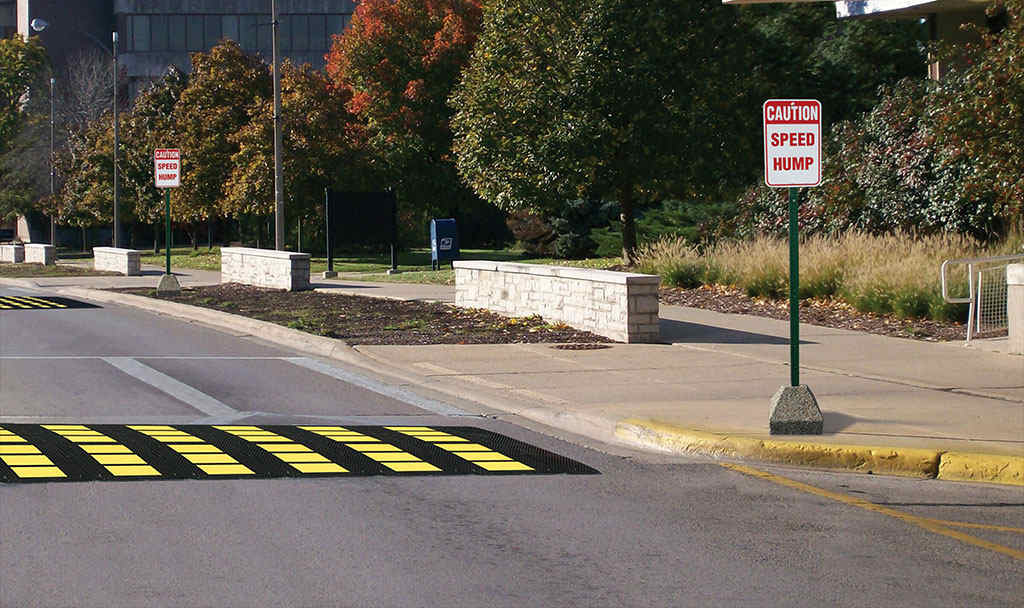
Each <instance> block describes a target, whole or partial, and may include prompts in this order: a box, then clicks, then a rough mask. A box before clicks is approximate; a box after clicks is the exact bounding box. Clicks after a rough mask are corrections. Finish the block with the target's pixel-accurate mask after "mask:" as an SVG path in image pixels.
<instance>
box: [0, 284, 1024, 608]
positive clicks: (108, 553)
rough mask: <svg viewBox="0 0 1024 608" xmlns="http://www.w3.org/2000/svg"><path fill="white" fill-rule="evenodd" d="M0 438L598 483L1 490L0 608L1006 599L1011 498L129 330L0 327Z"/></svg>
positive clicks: (162, 331)
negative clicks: (384, 442) (471, 458)
mask: <svg viewBox="0 0 1024 608" xmlns="http://www.w3.org/2000/svg"><path fill="white" fill-rule="evenodd" d="M46 295H52V294H45V293H43V292H28V291H26V290H15V289H3V290H0V297H4V296H18V297H24V296H35V297H43V296H46ZM5 423H6V424H7V425H12V424H17V423H45V424H54V423H81V424H133V425H138V424H142V425H188V424H213V425H253V426H258V425H272V424H297V425H346V426H353V425H410V426H425V427H436V426H469V427H478V428H483V429H487V430H490V431H494V432H497V433H501V434H503V435H507V436H509V437H512V438H514V439H517V440H520V441H523V442H526V443H528V444H530V445H532V446H537V447H539V448H542V449H544V450H548V451H551V452H554V453H557V454H559V455H562V456H565V457H568V458H571V459H574V460H576V461H579V462H581V463H584V464H586V465H588V466H590V467H593V468H595V469H597V470H598V471H599V472H600V474H597V475H531V474H524V475H516V474H511V475H414V476H406V475H371V476H358V477H325V478H305V477H303V478H276V479H262V478H252V479H244V478H243V479H203V480H155V479H147V480H136V481H130V482H129V481H93V482H53V483H47V482H36V483H8V484H2V485H0V606H2V607H11V608H22V607H26V608H27V607H31V606H43V607H47V608H50V607H59V606H74V607H79V606H83V607H84V606H104V607H111V606H146V607H152V606H179V607H180V606H211V607H227V606H346V607H347V606H353V607H355V606H375V607H391V606H395V607H399V606H403V607H404V606H424V607H426V606H459V607H462V606H470V607H475V606H481V607H484V606H486V607H499V606H517V607H522V606H593V607H604V606H607V607H616V606H822V605H838V606H877V605H883V604H891V605H899V606H1020V605H1021V604H1022V599H1021V598H1024V534H1022V532H1024V490H1022V489H1020V488H1011V487H1003V486H989V485H981V484H953V483H945V482H938V481H916V480H906V479H896V478H885V477H872V476H865V475H850V474H837V473H828V472H820V471H801V470H793V469H782V468H777V467H762V466H758V465H744V464H742V463H739V464H735V463H722V462H717V461H711V460H703V459H685V458H677V457H668V456H660V455H650V454H643V453H639V452H632V451H629V450H625V449H622V448H618V447H614V446H607V445H594V444H593V442H590V441H588V440H582V439H579V438H576V437H573V436H571V435H567V434H566V433H564V432H561V431H556V430H553V429H548V428H544V427H539V426H537V425H535V424H532V423H528V422H525V421H523V420H521V419H518V418H516V417H515V416H511V415H505V414H501V413H496V412H491V411H487V410H485V409H484V408H483V407H481V406H478V405H476V404H473V403H470V402H466V401H462V400H441V399H438V398H437V397H436V396H433V395H423V394H419V393H418V392H417V391H416V390H415V387H402V386H393V385H389V384H388V383H387V382H385V381H383V380H382V379H380V378H373V377H370V376H368V375H366V374H365V373H364V372H357V371H354V370H350V369H344V368H342V367H340V366H339V364H337V363H335V362H326V361H320V360H317V359H313V358H309V357H307V356H305V355H303V354H301V353H296V352H290V351H287V350H283V349H280V348H277V347H274V346H273V345H269V344H266V343H263V342H261V341H259V340H258V339H257V338H255V337H252V336H241V335H230V334H227V333H223V332H218V331H214V330H211V329H208V328H205V327H202V326H199V325H195V324H189V323H182V322H179V321H174V320H169V319H165V318H162V317H157V316H153V315H150V314H147V313H143V312H139V311H136V310H133V309H130V308H121V307H116V306H107V307H103V308H82V309H47V310H34V309H21V308H15V309H0V427H2V426H3V425H4V424H5ZM964 524H969V525H964Z"/></svg>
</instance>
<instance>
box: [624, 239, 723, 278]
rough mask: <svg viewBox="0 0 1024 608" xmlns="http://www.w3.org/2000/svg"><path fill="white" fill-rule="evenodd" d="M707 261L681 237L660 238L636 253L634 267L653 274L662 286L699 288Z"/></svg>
mask: <svg viewBox="0 0 1024 608" xmlns="http://www.w3.org/2000/svg"><path fill="white" fill-rule="evenodd" d="M707 266H708V264H707V260H706V259H705V258H704V256H703V255H701V254H700V252H699V251H698V250H697V248H696V247H694V246H693V245H691V244H689V243H688V242H687V241H686V239H684V238H682V237H673V238H668V239H662V240H660V241H656V242H654V243H651V244H649V245H645V246H643V247H641V248H640V249H639V251H638V252H637V265H636V268H637V270H639V271H640V272H643V273H646V274H656V275H659V276H660V277H661V280H662V281H664V282H665V284H666V285H673V286H675V287H688V288H690V287H699V286H701V285H703V284H704V282H705V281H706V275H707Z"/></svg>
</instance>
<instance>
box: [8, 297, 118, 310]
mask: <svg viewBox="0 0 1024 608" xmlns="http://www.w3.org/2000/svg"><path fill="white" fill-rule="evenodd" d="M66 308H99V306H96V305H95V304H89V303H88V302H79V301H78V300H72V299H71V298H58V297H56V296H46V297H45V298H37V297H33V296H0V310H51V309H66Z"/></svg>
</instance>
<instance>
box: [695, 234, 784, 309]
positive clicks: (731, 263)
mask: <svg viewBox="0 0 1024 608" xmlns="http://www.w3.org/2000/svg"><path fill="white" fill-rule="evenodd" d="M708 257H709V272H708V278H709V280H710V281H711V282H713V283H718V284H720V285H729V286H731V287H737V288H739V289H742V290H743V291H745V292H746V293H747V295H748V296H750V297H752V298H762V297H763V298H772V299H780V298H783V297H785V296H786V294H787V293H789V252H788V249H787V245H786V242H785V241H783V240H779V239H775V238H771V237H765V236H762V237H757V238H755V239H754V240H751V241H722V242H719V243H718V244H717V245H715V246H714V248H713V249H712V250H711V251H710V253H709V255H708Z"/></svg>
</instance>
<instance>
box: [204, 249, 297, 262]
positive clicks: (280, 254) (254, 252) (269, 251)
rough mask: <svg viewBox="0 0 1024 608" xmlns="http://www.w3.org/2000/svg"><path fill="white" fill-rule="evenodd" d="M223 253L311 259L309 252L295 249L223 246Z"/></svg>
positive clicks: (281, 258)
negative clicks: (280, 249)
mask: <svg viewBox="0 0 1024 608" xmlns="http://www.w3.org/2000/svg"><path fill="white" fill-rule="evenodd" d="M221 253H222V254H224V253H229V254H240V255H251V256H256V257H261V258H274V259H278V260H303V259H309V257H310V256H309V254H308V253H298V252H295V251H277V250H276V249H256V248H255V247H222V248H221Z"/></svg>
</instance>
